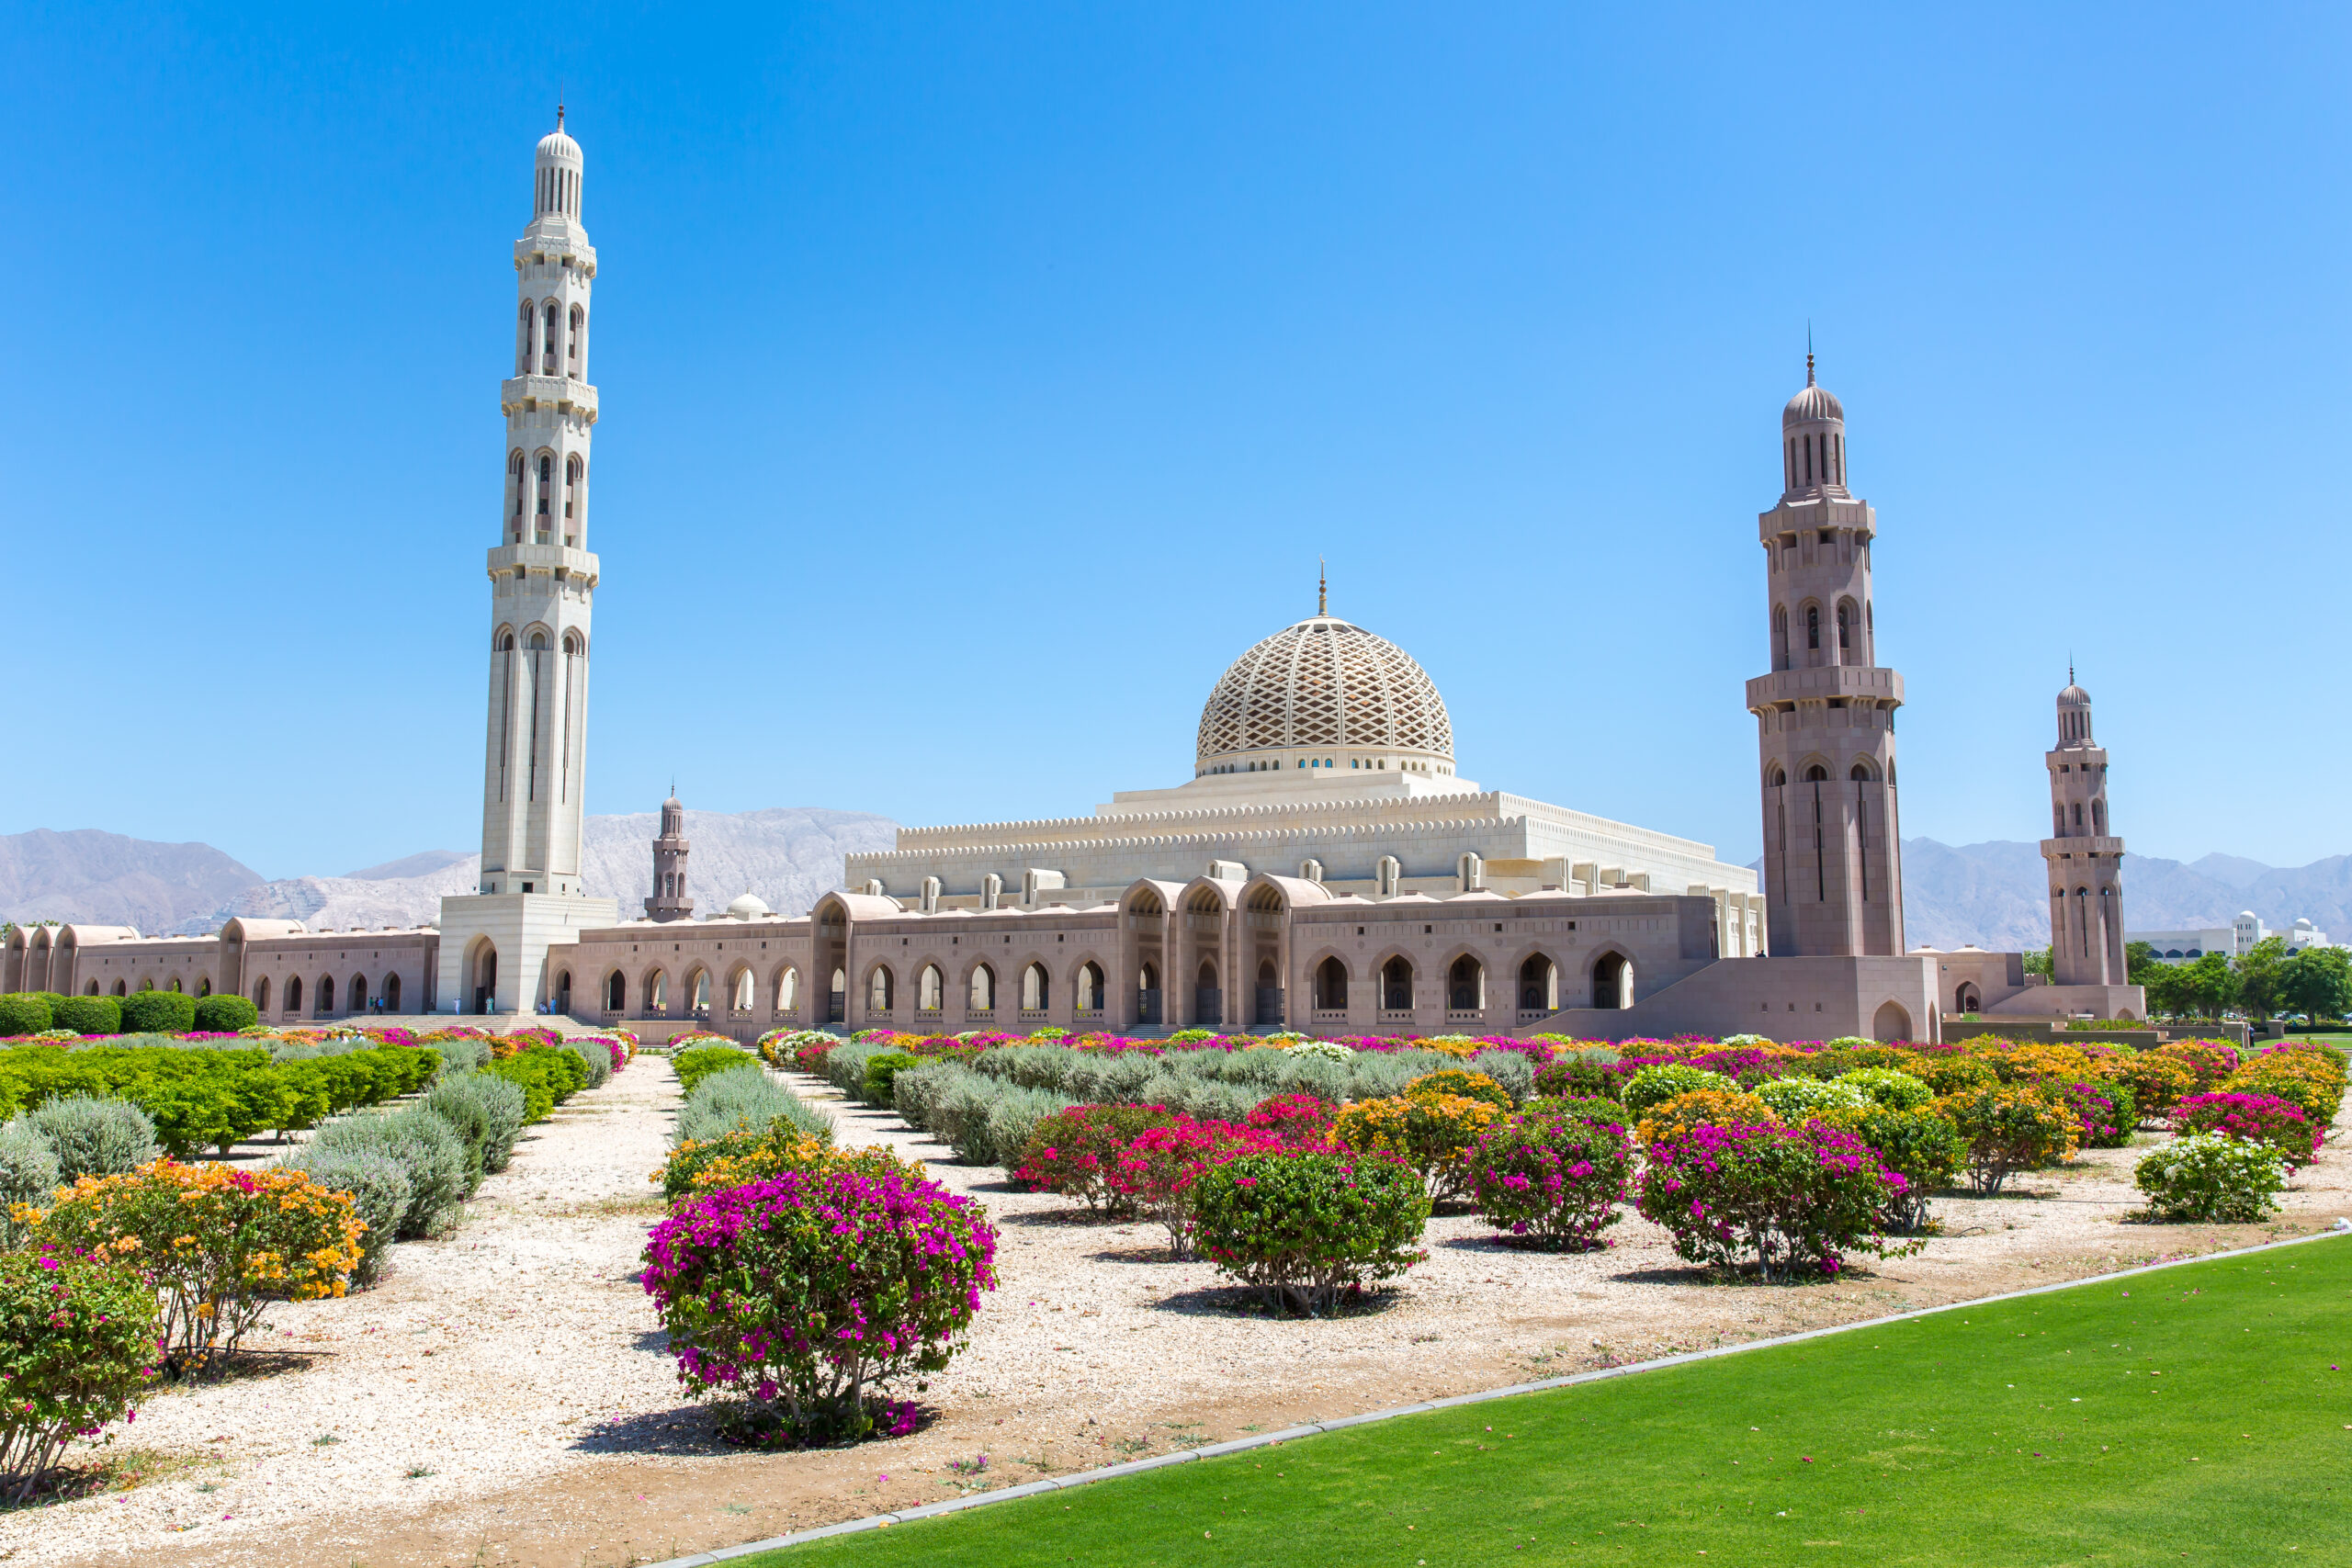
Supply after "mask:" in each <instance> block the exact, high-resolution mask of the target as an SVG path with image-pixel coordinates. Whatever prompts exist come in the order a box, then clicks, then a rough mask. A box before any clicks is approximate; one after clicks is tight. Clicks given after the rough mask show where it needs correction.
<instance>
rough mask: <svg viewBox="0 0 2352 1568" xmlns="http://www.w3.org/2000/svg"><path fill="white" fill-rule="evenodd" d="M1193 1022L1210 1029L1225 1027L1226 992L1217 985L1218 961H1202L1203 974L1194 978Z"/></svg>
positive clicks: (1207, 959)
mask: <svg viewBox="0 0 2352 1568" xmlns="http://www.w3.org/2000/svg"><path fill="white" fill-rule="evenodd" d="M1193 1022H1194V1023H1197V1024H1201V1025H1203V1026H1204V1027H1205V1028H1209V1029H1222V1028H1224V1027H1225V992H1224V991H1223V990H1222V989H1221V988H1219V987H1218V986H1217V983H1216V960H1215V959H1213V958H1204V959H1202V960H1201V972H1200V973H1199V974H1198V975H1195V976H1193Z"/></svg>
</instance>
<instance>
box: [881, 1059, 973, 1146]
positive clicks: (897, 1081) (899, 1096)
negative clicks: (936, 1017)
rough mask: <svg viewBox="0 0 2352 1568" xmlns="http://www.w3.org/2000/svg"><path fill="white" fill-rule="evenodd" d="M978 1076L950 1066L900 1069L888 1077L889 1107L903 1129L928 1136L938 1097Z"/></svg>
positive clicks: (962, 1068) (947, 1064) (934, 1064)
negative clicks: (899, 1117)
mask: <svg viewBox="0 0 2352 1568" xmlns="http://www.w3.org/2000/svg"><path fill="white" fill-rule="evenodd" d="M978 1076H979V1075H978V1074H977V1073H975V1072H973V1071H972V1070H971V1069H970V1068H968V1067H964V1066H957V1065H956V1063H954V1062H933V1064H931V1065H930V1066H924V1067H902V1068H900V1069H899V1071H898V1072H897V1073H894V1074H892V1075H891V1077H890V1103H891V1106H892V1108H893V1109H894V1110H896V1111H898V1113H899V1115H900V1116H902V1117H904V1118H905V1119H906V1122H907V1125H909V1126H910V1127H916V1128H920V1129H922V1130H923V1131H924V1132H929V1131H931V1130H932V1122H933V1113H934V1110H935V1108H936V1106H937V1105H938V1102H939V1097H940V1096H941V1095H942V1094H944V1093H945V1092H946V1091H947V1089H949V1088H950V1087H952V1086H953V1085H955V1084H957V1083H960V1082H962V1081H963V1080H964V1079H966V1078H971V1077H978Z"/></svg>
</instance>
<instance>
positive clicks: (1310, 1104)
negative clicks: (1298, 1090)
mask: <svg viewBox="0 0 2352 1568" xmlns="http://www.w3.org/2000/svg"><path fill="white" fill-rule="evenodd" d="M1339 1113H1340V1108H1339V1107H1338V1106H1336V1105H1334V1104H1332V1103H1331V1102H1330V1101H1329V1100H1318V1099H1317V1098H1316V1097H1315V1096H1314V1095H1311V1094H1278V1095H1275V1096H1274V1097H1273V1098H1272V1100H1260V1101H1259V1102H1258V1108H1257V1109H1256V1110H1255V1111H1250V1114H1249V1116H1248V1117H1247V1118H1246V1121H1247V1122H1248V1123H1249V1125H1250V1126H1252V1127H1255V1128H1256V1129H1258V1130H1259V1131H1260V1132H1261V1133H1271V1134H1273V1135H1274V1136H1275V1137H1276V1138H1278V1139H1280V1140H1281V1141H1282V1142H1283V1143H1285V1144H1289V1145H1294V1146H1295V1147H1298V1148H1314V1147H1317V1146H1318V1145H1322V1144H1324V1143H1327V1142H1329V1139H1330V1134H1331V1120H1332V1118H1334V1117H1336V1116H1337V1115H1339Z"/></svg>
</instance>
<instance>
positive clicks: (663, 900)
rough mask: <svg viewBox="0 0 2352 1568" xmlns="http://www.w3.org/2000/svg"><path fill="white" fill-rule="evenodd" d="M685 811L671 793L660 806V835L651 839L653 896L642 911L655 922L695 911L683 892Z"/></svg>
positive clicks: (686, 844)
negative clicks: (655, 920)
mask: <svg viewBox="0 0 2352 1568" xmlns="http://www.w3.org/2000/svg"><path fill="white" fill-rule="evenodd" d="M692 847H693V846H692V845H690V844H688V843H687V842H686V808H685V807H683V806H681V805H679V804H678V797H677V795H674V794H673V795H671V796H670V798H669V799H667V800H665V801H663V802H662V833H661V836H660V837H658V838H656V839H655V840H653V897H650V898H648V899H647V900H646V901H645V912H646V914H647V915H649V916H650V917H651V918H652V919H657V920H683V919H687V918H688V917H689V916H691V915H692V914H693V913H694V912H695V901H694V899H693V898H692V897H689V896H688V895H687V893H686V852H687V850H689V849H690V848H692Z"/></svg>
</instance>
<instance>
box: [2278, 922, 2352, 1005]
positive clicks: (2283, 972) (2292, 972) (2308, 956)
mask: <svg viewBox="0 0 2352 1568" xmlns="http://www.w3.org/2000/svg"><path fill="white" fill-rule="evenodd" d="M2274 940H2275V939H2274ZM2278 1000H2279V1003H2280V1005H2281V1006H2283V1007H2285V1008H2286V1010H2288V1011H2290V1012H2299V1013H2301V1014H2303V1015H2305V1016H2306V1017H2308V1018H2311V1019H2312V1020H2313V1021H2317V1020H2319V1019H2323V1018H2342V1017H2343V1016H2344V1015H2345V1014H2346V1013H2347V1012H2352V953H2346V951H2345V950H2344V949H2343V948H2340V947H2307V948H2304V949H2303V950H2302V951H2301V953H2295V954H2293V955H2291V956H2290V957H2289V958H2288V960H2287V961H2286V962H2285V963H2284V964H2280V965H2279V966H2278Z"/></svg>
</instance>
